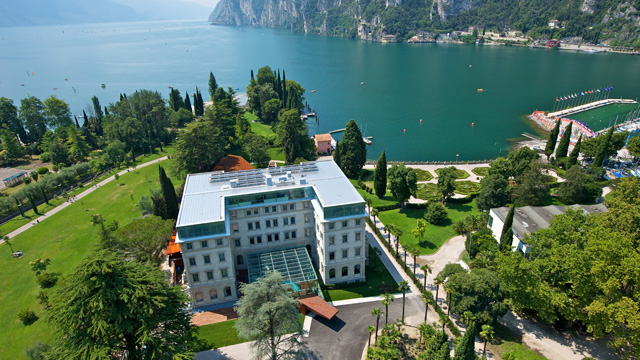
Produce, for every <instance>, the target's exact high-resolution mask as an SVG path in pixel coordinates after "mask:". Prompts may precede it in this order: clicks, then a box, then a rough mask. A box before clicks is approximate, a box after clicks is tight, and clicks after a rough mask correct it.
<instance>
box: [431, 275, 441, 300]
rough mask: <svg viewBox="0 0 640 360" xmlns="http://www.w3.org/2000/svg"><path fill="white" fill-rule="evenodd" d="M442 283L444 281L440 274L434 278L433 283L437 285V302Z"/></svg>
mask: <svg viewBox="0 0 640 360" xmlns="http://www.w3.org/2000/svg"><path fill="white" fill-rule="evenodd" d="M442 283H443V281H442V278H441V277H440V276H436V278H435V279H433V284H434V285H435V286H436V304H437V303H438V291H440V285H442Z"/></svg>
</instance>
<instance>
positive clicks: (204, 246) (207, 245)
mask: <svg viewBox="0 0 640 360" xmlns="http://www.w3.org/2000/svg"><path fill="white" fill-rule="evenodd" d="M200 247H203V248H206V247H209V242H208V241H207V240H204V241H200Z"/></svg>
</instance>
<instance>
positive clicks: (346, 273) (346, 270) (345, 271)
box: [342, 266, 349, 276]
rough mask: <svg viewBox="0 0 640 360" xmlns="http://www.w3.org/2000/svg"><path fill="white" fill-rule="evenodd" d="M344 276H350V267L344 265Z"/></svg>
mask: <svg viewBox="0 0 640 360" xmlns="http://www.w3.org/2000/svg"><path fill="white" fill-rule="evenodd" d="M342 276H349V268H348V267H346V266H345V267H343V268H342Z"/></svg>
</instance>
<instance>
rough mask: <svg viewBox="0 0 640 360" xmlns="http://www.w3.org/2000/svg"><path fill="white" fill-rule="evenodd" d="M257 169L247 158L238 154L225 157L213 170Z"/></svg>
mask: <svg viewBox="0 0 640 360" xmlns="http://www.w3.org/2000/svg"><path fill="white" fill-rule="evenodd" d="M253 169H255V168H254V167H253V166H251V164H249V162H248V161H247V160H245V159H244V158H243V157H242V156H237V155H227V156H225V157H223V158H222V159H221V160H220V161H218V163H217V164H216V166H215V167H214V168H213V171H225V172H230V171H240V170H253Z"/></svg>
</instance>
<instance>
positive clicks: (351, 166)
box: [340, 119, 367, 177]
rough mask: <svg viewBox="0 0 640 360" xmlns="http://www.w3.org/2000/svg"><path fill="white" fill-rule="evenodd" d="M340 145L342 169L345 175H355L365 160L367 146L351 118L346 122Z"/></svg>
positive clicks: (358, 172)
mask: <svg viewBox="0 0 640 360" xmlns="http://www.w3.org/2000/svg"><path fill="white" fill-rule="evenodd" d="M340 146H341V149H340V150H341V154H340V155H341V157H342V159H341V160H342V167H341V168H342V171H344V173H345V174H346V175H347V176H350V177H355V176H357V175H358V174H360V170H362V167H363V166H364V163H365V162H366V160H367V148H366V145H365V143H364V140H363V139H362V133H361V132H360V129H359V128H358V124H356V122H355V121H354V120H353V119H352V120H349V122H348V123H347V126H346V128H345V131H344V136H343V137H342V143H341V145H340Z"/></svg>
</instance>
